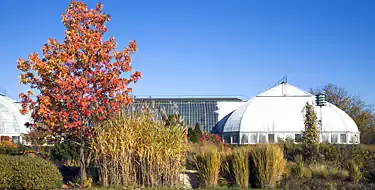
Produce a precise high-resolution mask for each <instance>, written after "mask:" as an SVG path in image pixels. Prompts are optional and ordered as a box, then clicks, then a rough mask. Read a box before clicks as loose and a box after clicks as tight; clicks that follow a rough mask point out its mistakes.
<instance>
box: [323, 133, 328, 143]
mask: <svg viewBox="0 0 375 190" xmlns="http://www.w3.org/2000/svg"><path fill="white" fill-rule="evenodd" d="M322 136H323V137H322V140H323V141H322V142H324V143H329V133H323V134H322Z"/></svg>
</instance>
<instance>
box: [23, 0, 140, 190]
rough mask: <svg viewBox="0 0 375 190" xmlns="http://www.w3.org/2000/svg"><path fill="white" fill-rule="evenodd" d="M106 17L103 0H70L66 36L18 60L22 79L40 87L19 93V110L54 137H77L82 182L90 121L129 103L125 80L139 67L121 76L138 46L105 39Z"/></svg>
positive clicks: (133, 76) (132, 79)
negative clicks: (89, 0)
mask: <svg viewBox="0 0 375 190" xmlns="http://www.w3.org/2000/svg"><path fill="white" fill-rule="evenodd" d="M109 20H110V16H109V15H107V14H106V13H104V12H103V11H102V4H101V3H98V4H97V5H96V8H95V9H88V7H87V5H86V4H84V3H82V2H75V1H72V2H71V3H70V5H69V7H68V8H67V9H66V12H65V13H64V14H62V22H63V24H64V26H65V27H66V30H65V39H64V41H63V42H62V43H60V42H58V41H57V40H56V39H52V38H50V39H49V40H48V42H47V44H45V45H44V47H43V55H42V56H39V55H38V54H37V53H33V54H31V55H29V57H28V59H27V60H24V59H19V60H18V66H17V68H18V69H19V70H21V71H22V74H21V75H20V83H22V84H27V85H29V86H30V87H31V88H32V89H34V90H37V91H38V94H36V97H35V98H32V96H33V93H32V92H31V91H29V92H28V93H27V94H24V93H21V94H20V98H21V99H22V101H21V102H22V108H23V109H22V113H24V114H25V113H27V112H31V114H32V118H33V119H34V121H35V124H37V125H38V124H40V126H36V125H34V127H39V128H40V127H42V128H43V130H47V131H50V132H52V133H53V134H54V135H55V136H56V137H60V138H62V139H63V138H64V137H65V139H66V137H67V136H69V137H71V136H73V137H77V138H76V139H78V142H77V143H79V144H80V147H81V150H80V165H81V183H82V182H83V180H84V179H85V177H86V174H85V161H84V160H85V158H84V157H85V156H84V150H83V149H84V146H85V144H86V143H87V140H88V139H90V137H91V134H92V130H93V124H92V123H93V121H98V120H99V121H100V120H105V119H108V118H110V117H111V116H112V115H114V114H116V113H117V112H118V111H119V110H120V109H122V108H123V105H127V104H129V103H131V102H132V98H131V96H130V93H131V91H132V89H131V88H129V84H131V83H135V82H136V81H137V80H138V79H139V78H140V77H141V73H140V72H132V73H129V74H130V75H128V76H129V78H124V77H122V76H121V74H123V73H127V72H131V71H132V67H131V58H130V55H131V54H133V53H134V52H136V50H137V48H136V43H135V41H132V42H130V43H129V45H128V46H127V47H125V48H124V49H122V50H121V51H116V50H115V49H116V46H117V44H116V41H115V38H114V37H110V38H109V39H108V40H103V35H104V34H105V33H106V32H107V28H106V27H105V23H106V22H108V21H109Z"/></svg>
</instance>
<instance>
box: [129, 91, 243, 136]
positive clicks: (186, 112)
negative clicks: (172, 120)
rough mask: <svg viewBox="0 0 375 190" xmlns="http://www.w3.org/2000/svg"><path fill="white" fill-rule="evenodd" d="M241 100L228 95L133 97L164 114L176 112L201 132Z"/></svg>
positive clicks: (214, 123) (139, 102)
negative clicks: (199, 127) (197, 126)
mask: <svg viewBox="0 0 375 190" xmlns="http://www.w3.org/2000/svg"><path fill="white" fill-rule="evenodd" d="M241 103H243V100H241V99H240V98H230V97H225V98H222V97H145V98H142V97H135V104H136V105H137V104H138V105H140V104H148V105H150V104H152V105H153V107H154V108H155V109H158V110H164V111H165V112H166V114H175V113H176V112H177V113H178V114H179V115H181V116H182V117H183V118H184V122H185V124H187V125H190V126H194V125H195V124H196V123H199V124H200V126H201V130H202V131H203V132H207V133H208V132H210V131H211V130H212V128H213V127H214V126H215V125H216V123H217V122H218V121H219V120H220V119H222V118H223V117H224V116H225V115H227V114H228V113H230V112H231V111H233V110H234V109H235V108H236V107H238V106H239V105H240V104H241Z"/></svg>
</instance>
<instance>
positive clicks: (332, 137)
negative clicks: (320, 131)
mask: <svg viewBox="0 0 375 190" xmlns="http://www.w3.org/2000/svg"><path fill="white" fill-rule="evenodd" d="M337 140H338V138H337V133H332V135H331V143H338V142H337Z"/></svg>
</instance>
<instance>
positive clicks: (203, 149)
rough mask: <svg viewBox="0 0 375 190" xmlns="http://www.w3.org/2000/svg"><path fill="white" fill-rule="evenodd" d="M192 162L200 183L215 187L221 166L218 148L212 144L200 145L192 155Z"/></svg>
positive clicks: (206, 186)
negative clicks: (193, 155)
mask: <svg viewBox="0 0 375 190" xmlns="http://www.w3.org/2000/svg"><path fill="white" fill-rule="evenodd" d="M194 163H195V166H196V169H197V170H198V173H199V176H200V179H201V180H202V183H203V184H202V185H203V186H204V187H205V188H213V187H216V186H217V184H218V180H219V172H220V166H221V153H220V152H219V150H218V148H217V147H216V146H214V145H212V144H204V145H203V146H200V147H199V148H198V151H197V153H196V155H195V157H194Z"/></svg>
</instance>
